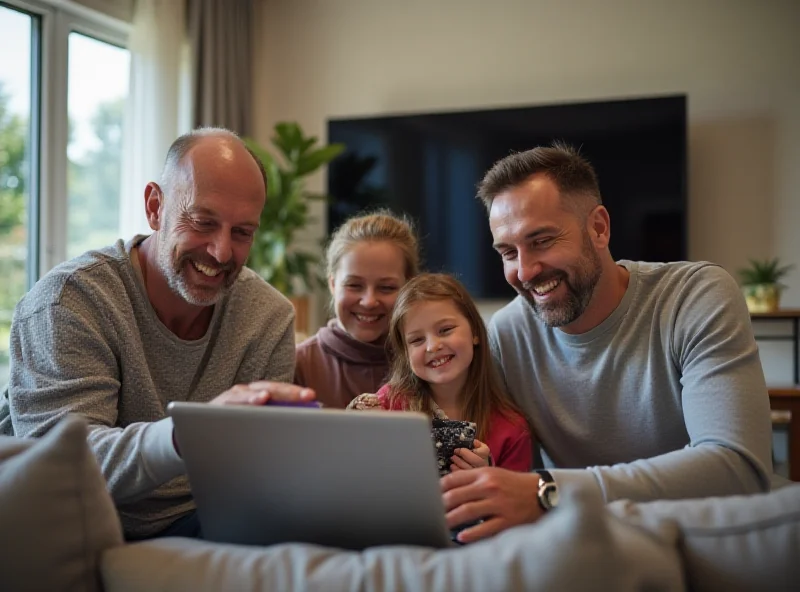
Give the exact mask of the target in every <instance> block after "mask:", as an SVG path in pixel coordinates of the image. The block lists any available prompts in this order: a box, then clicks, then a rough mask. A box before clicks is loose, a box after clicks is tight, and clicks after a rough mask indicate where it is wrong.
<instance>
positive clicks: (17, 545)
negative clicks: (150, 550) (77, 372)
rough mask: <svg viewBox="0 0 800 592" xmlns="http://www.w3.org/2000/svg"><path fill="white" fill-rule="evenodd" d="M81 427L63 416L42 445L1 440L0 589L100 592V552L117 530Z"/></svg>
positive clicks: (117, 541) (116, 539)
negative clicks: (63, 418)
mask: <svg viewBox="0 0 800 592" xmlns="http://www.w3.org/2000/svg"><path fill="white" fill-rule="evenodd" d="M86 433H87V429H86V424H85V423H84V421H83V420H81V419H78V418H76V417H68V418H66V419H65V420H64V421H62V422H61V423H60V424H59V425H57V426H56V427H55V428H53V430H52V431H51V432H50V433H49V434H47V435H46V436H44V437H43V438H42V439H41V440H19V439H16V438H9V437H0V525H2V527H0V549H2V551H0V588H2V589H3V590H15V591H17V590H20V591H24V590H37V591H38V590H75V591H84V590H85V591H91V592H93V591H99V590H100V589H101V586H100V578H99V569H98V565H99V559H100V554H101V552H102V551H103V550H105V549H107V548H109V547H112V546H114V545H121V544H122V529H121V527H120V524H119V520H118V518H117V514H116V512H115V510H114V505H113V503H112V501H111V497H110V496H109V495H108V492H107V491H106V485H105V481H104V480H103V477H102V475H101V474H100V469H99V467H98V466H97V462H96V460H95V457H94V455H93V454H92V452H91V450H90V449H89V446H88V444H87V443H86Z"/></svg>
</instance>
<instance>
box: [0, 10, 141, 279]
mask: <svg viewBox="0 0 800 592" xmlns="http://www.w3.org/2000/svg"><path fill="white" fill-rule="evenodd" d="M0 4H2V5H3V6H5V7H7V8H10V9H12V10H19V11H22V12H25V13H28V14H31V15H34V16H36V17H38V19H39V26H38V27H34V29H33V30H34V35H38V43H36V42H33V43H32V44H31V45H32V52H31V62H32V72H31V81H32V85H31V86H32V88H31V123H30V125H31V133H30V140H31V142H32V143H33V145H32V146H31V179H30V184H29V187H30V189H31V190H30V192H29V199H28V204H27V206H28V228H27V231H28V262H27V269H28V274H27V275H28V289H30V288H31V287H32V286H33V284H34V283H35V282H36V281H37V280H38V279H39V278H40V277H41V276H42V275H44V274H45V273H47V272H48V271H49V270H50V269H52V268H53V267H55V266H56V265H58V264H59V263H61V262H63V261H64V260H66V255H67V143H68V139H69V138H68V128H69V114H68V110H67V96H68V84H69V81H68V79H67V72H68V60H69V55H68V47H69V35H70V33H72V32H75V33H80V34H82V35H87V36H89V37H93V38H95V39H97V40H99V41H103V42H105V43H109V44H112V45H116V46H118V47H123V48H127V47H128V39H129V36H130V32H131V24H130V23H127V22H124V21H121V20H119V19H116V18H113V17H111V16H108V15H105V14H102V13H99V12H97V11H95V10H92V9H89V8H86V7H84V6H81V5H80V4H76V3H74V2H67V1H66V0H0Z"/></svg>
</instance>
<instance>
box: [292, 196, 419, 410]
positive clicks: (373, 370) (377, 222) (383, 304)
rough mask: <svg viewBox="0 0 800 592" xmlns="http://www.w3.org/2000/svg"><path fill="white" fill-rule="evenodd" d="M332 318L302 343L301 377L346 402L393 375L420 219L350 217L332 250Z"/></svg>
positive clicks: (325, 395) (325, 399) (328, 399)
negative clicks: (392, 327)
mask: <svg viewBox="0 0 800 592" xmlns="http://www.w3.org/2000/svg"><path fill="white" fill-rule="evenodd" d="M326 263H327V276H328V287H329V288H330V292H331V304H332V309H333V313H334V317H333V319H331V320H330V322H329V323H328V324H327V326H325V327H323V328H322V329H320V330H319V331H318V332H317V333H316V334H315V335H314V336H312V337H310V338H309V339H307V340H305V341H304V342H303V343H301V344H299V345H298V346H297V361H296V370H295V383H296V384H298V385H300V386H306V387H310V388H313V389H314V390H315V391H316V393H317V400H318V401H319V402H320V403H322V404H323V405H324V406H325V407H334V408H344V407H346V406H347V404H348V403H350V401H351V400H352V399H353V398H354V397H355V396H356V395H358V394H360V393H364V392H375V391H376V390H377V389H378V387H380V385H382V384H383V383H384V382H385V380H386V375H387V372H388V369H389V358H388V353H387V350H386V347H385V346H386V336H387V334H388V332H389V320H390V318H391V315H392V309H393V308H394V303H395V300H396V299H397V294H398V292H399V291H400V288H402V287H403V285H404V284H405V283H406V282H407V281H408V280H410V279H411V278H412V277H414V276H415V275H417V273H418V271H419V246H418V242H417V237H416V235H415V233H414V228H413V225H412V224H411V222H410V221H409V220H407V219H406V218H404V217H400V216H397V215H395V214H393V213H391V212H390V211H388V210H380V211H378V212H375V213H372V214H367V215H363V216H357V217H353V218H350V219H349V220H347V221H346V222H345V223H344V224H342V225H341V226H340V227H339V228H338V229H336V231H335V232H334V233H333V236H332V237H331V240H330V243H329V244H328V247H327V250H326Z"/></svg>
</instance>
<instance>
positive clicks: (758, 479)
mask: <svg viewBox="0 0 800 592" xmlns="http://www.w3.org/2000/svg"><path fill="white" fill-rule="evenodd" d="M769 472H770V471H769V470H768V468H767V467H763V466H761V465H760V463H758V461H757V460H755V459H752V458H750V459H748V458H747V457H745V456H744V455H743V454H740V453H738V452H736V451H734V450H731V449H729V448H725V447H723V446H719V445H712V444H708V445H701V446H695V447H691V448H685V449H682V450H676V451H675V452H670V453H668V454H663V455H661V456H657V457H654V458H650V459H642V460H637V461H635V462H632V463H625V464H618V465H614V466H609V467H588V468H586V469H553V470H551V473H552V475H553V477H554V478H555V480H556V482H557V483H558V485H559V487H562V488H563V487H565V486H577V487H594V488H597V489H599V490H600V492H601V493H602V495H603V498H604V499H605V501H606V502H612V501H614V500H619V499H630V500H635V501H650V500H657V499H684V498H694V497H708V496H717V495H718V496H724V495H736V494H748V493H759V492H762V491H767V490H768V489H769V479H770V477H769Z"/></svg>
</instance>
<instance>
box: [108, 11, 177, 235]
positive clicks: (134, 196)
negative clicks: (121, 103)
mask: <svg viewBox="0 0 800 592" xmlns="http://www.w3.org/2000/svg"><path fill="white" fill-rule="evenodd" d="M132 25H133V28H132V31H131V35H130V39H129V43H128V46H129V49H130V51H131V83H130V94H129V98H128V106H127V109H126V114H125V127H124V131H123V133H124V151H123V158H124V160H123V169H122V193H121V195H122V203H121V204H120V236H121V237H122V238H124V239H128V238H130V237H132V236H133V235H134V234H137V233H148V232H150V227H149V226H148V224H147V219H146V217H145V214H144V188H145V185H147V183H148V182H149V181H158V180H159V176H160V174H161V168H162V166H163V163H164V158H165V157H166V155H167V150H168V149H169V146H170V144H171V143H172V142H173V141H174V140H175V138H177V137H178V136H179V135H180V134H182V133H184V132H187V131H189V127H188V126H189V125H190V122H191V114H190V113H189V112H188V111H189V110H190V109H191V102H190V101H189V100H188V96H187V94H188V93H187V91H188V89H189V86H190V85H189V81H188V79H187V77H188V75H189V63H188V49H187V41H186V20H185V9H184V2H182V1H180V0H137V1H136V5H135V11H134V15H133V23H132Z"/></svg>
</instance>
